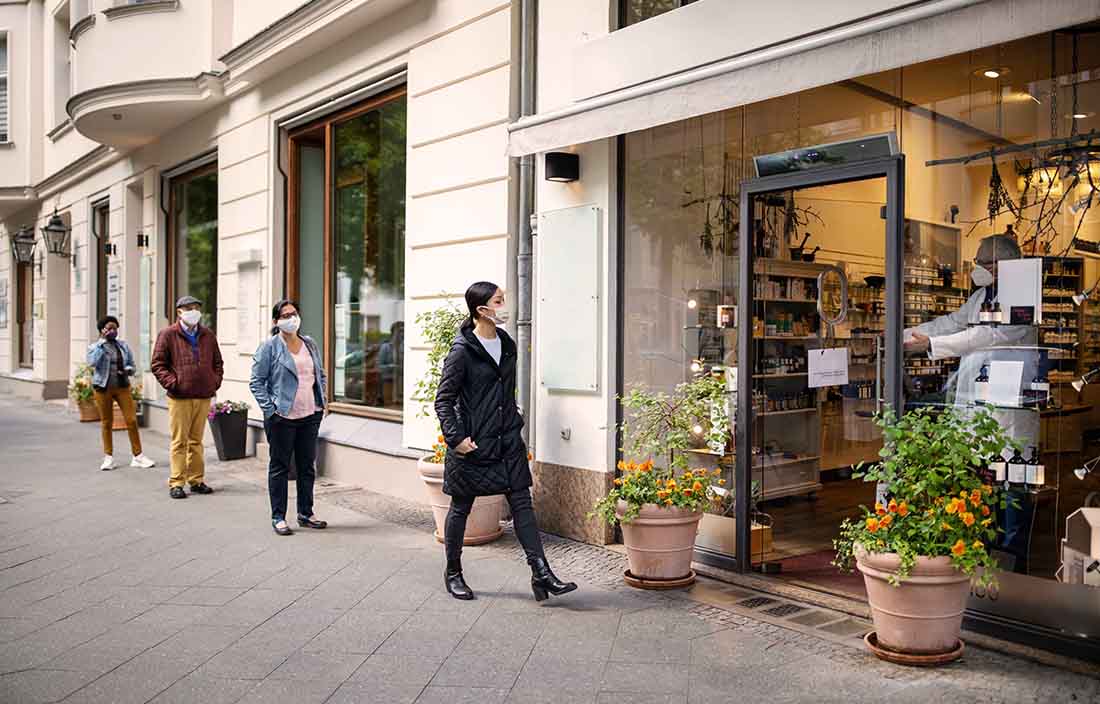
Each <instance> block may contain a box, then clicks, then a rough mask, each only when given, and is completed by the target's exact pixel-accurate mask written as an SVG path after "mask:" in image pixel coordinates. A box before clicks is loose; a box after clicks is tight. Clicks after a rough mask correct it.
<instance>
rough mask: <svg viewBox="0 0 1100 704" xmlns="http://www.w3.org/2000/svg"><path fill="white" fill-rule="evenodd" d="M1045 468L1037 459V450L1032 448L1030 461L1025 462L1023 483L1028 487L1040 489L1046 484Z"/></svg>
mask: <svg viewBox="0 0 1100 704" xmlns="http://www.w3.org/2000/svg"><path fill="white" fill-rule="evenodd" d="M1046 480H1047V477H1046V467H1045V466H1044V465H1043V463H1042V460H1040V459H1039V448H1038V447H1035V446H1032V448H1031V459H1029V460H1028V461H1027V472H1026V477H1025V481H1026V482H1027V485H1028V486H1029V487H1040V486H1042V485H1044V484H1046Z"/></svg>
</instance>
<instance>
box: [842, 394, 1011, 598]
mask: <svg viewBox="0 0 1100 704" xmlns="http://www.w3.org/2000/svg"><path fill="white" fill-rule="evenodd" d="M875 422H876V424H877V425H878V426H879V428H881V429H882V433H883V449H882V450H881V452H880V453H879V454H880V456H881V457H882V461H881V462H878V463H876V464H873V465H863V464H861V465H858V466H857V467H855V469H856V470H857V473H856V476H862V478H863V480H864V481H867V482H877V483H881V484H882V485H884V486H885V489H886V495H887V497H888V500H887V503H886V504H885V505H883V504H881V503H876V504H875V505H874V507H872V508H868V507H866V506H863V507H861V509H862V511H863V515H862V516H861V517H859V518H858V519H846V520H845V521H844V522H843V523H842V524H841V527H840V536H839V537H838V538H837V539H836V540H835V541H833V545H834V547H835V548H836V553H837V557H836V560H835V561H834V562H833V564H834V565H836V566H837V567H839V568H841V569H843V570H846V571H850V570H851V569H852V566H853V564H854V562H855V553H856V551H857V546H859V547H860V548H862V549H863V550H866V551H868V552H886V553H896V554H897V555H898V557H899V558H900V561H901V565H900V567H899V569H898V572H897V574H896V575H893V576H891V578H890V581H891V583H893V584H894V585H895V586H896V585H897V584H900V583H901V581H903V580H905V579H906V578H907V577H908V576H909V575H910V574H911V573H912V570H913V566H914V565H915V564H916V561H917V557H941V556H945V557H950V558H951V562H952V564H954V566H955V567H956V568H957V569H958V570H959V571H961V572H963V573H964V574H967V575H970V576H972V577H975V578H976V579H977V580H978V581H979V582H980V583H981V584H985V585H989V584H991V583H993V582H994V581H995V578H994V574H995V571H996V567H997V565H996V561H995V560H994V559H993V556H992V555H991V554H990V552H989V546H990V545H991V544H992V542H993V540H994V539H995V538H996V536H997V531H998V529H997V525H996V515H997V514H996V509H997V508H998V507H1001V508H1003V507H1004V505H1005V499H1004V497H1003V496H1002V493H1001V491H1000V489H999V488H997V487H995V486H993V485H992V484H990V483H988V482H987V481H986V480H985V479H984V478H983V476H982V470H983V468H985V467H986V466H987V465H988V464H989V462H990V460H991V459H992V458H993V457H994V456H996V455H1000V454H1001V452H1002V450H1004V449H1005V448H1006V447H1014V446H1015V444H1016V443H1015V442H1014V441H1013V440H1012V439H1011V438H1009V437H1008V435H1006V433H1005V431H1004V429H1003V428H1002V427H1001V426H1000V424H998V423H997V421H996V420H995V419H994V418H993V416H991V415H990V414H989V412H988V411H985V410H981V411H978V412H977V413H969V412H968V413H965V414H964V413H962V412H960V411H958V410H956V409H954V408H950V407H948V408H935V409H933V408H928V407H925V408H919V409H916V410H913V411H909V412H908V413H906V414H905V415H903V416H901V417H900V418H898V417H897V416H896V415H894V414H893V413H892V412H890V411H886V412H884V413H882V414H880V415H879V416H877V417H876V418H875Z"/></svg>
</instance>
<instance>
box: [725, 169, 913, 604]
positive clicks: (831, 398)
mask: <svg viewBox="0 0 1100 704" xmlns="http://www.w3.org/2000/svg"><path fill="white" fill-rule="evenodd" d="M900 163H901V157H892V158H889V159H880V160H876V161H874V162H868V164H870V165H871V167H870V168H867V167H866V166H865V167H862V168H861V167H860V166H859V165H848V166H837V167H824V168H821V169H820V170H817V171H811V172H807V173H794V174H784V175H780V176H771V177H766V178H760V179H755V180H753V181H749V182H746V183H745V184H743V186H742V206H741V212H742V213H743V216H742V219H741V243H742V248H741V252H742V256H741V261H742V267H741V277H740V278H741V282H742V285H741V295H740V300H742V301H743V302H744V305H743V306H742V310H743V313H742V325H741V328H740V340H739V343H740V344H739V363H738V375H739V377H740V378H741V379H742V383H741V384H740V385H739V387H738V413H737V422H736V425H735V431H736V438H737V452H736V456H737V481H736V484H737V504H738V512H737V515H738V516H749V517H750V520H749V521H738V540H739V546H738V548H739V549H738V555H749V556H750V559H749V560H739V567H740V568H741V569H742V570H748V569H750V566H751V567H752V568H753V569H759V570H763V571H766V572H769V573H772V574H775V575H777V576H779V577H781V578H783V579H788V580H792V581H796V582H799V583H801V584H803V585H804V586H811V587H814V588H819V589H822V590H825V591H830V592H837V593H847V594H855V595H862V580H861V579H859V578H858V576H855V577H853V576H852V575H846V574H841V573H839V572H838V571H837V570H836V568H835V567H833V566H832V564H831V563H832V561H833V559H834V552H833V538H834V537H836V534H837V530H838V528H839V526H840V523H841V521H842V520H843V519H844V518H846V517H849V516H855V515H857V514H858V512H859V506H860V505H861V504H863V505H871V504H873V503H874V501H875V486H874V485H873V484H867V483H865V482H863V481H862V480H860V479H857V478H855V477H854V476H853V469H852V467H853V465H858V464H860V463H863V462H874V461H876V460H877V459H878V457H879V451H880V450H881V449H882V438H881V434H880V433H879V431H878V429H877V427H876V426H875V423H874V416H875V413H876V412H877V411H879V410H881V409H882V408H883V407H884V406H885V405H887V404H891V402H892V401H893V399H894V396H895V395H896V394H897V392H898V388H899V387H898V384H897V383H896V379H897V378H898V373H899V369H900V345H899V344H898V343H897V341H896V340H895V338H897V340H900V333H901V327H900V315H897V314H895V315H891V314H890V311H891V306H893V310H895V311H900V306H899V304H900V300H901V298H900V265H899V264H898V263H897V261H896V260H897V256H898V254H899V252H900V248H901V232H900V222H901V218H900V212H901V207H902V204H901V188H900V186H901V170H900V167H899V164H900ZM890 354H894V355H896V357H895V359H894V360H893V362H891V360H890V357H889V355H890ZM742 497H743V498H742ZM742 524H743V525H744V527H742Z"/></svg>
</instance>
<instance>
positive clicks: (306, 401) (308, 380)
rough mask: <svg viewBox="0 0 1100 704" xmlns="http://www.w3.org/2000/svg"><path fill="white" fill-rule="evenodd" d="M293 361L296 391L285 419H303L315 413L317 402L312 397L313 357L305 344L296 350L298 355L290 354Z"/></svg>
mask: <svg viewBox="0 0 1100 704" xmlns="http://www.w3.org/2000/svg"><path fill="white" fill-rule="evenodd" d="M290 356H291V358H293V359H294V366H295V367H297V368H298V391H297V392H296V393H295V394H294V403H292V404H291V405H290V412H289V413H287V414H286V417H287V418H289V419H291V420H293V419H295V418H305V417H306V416H311V415H313V414H314V413H316V412H317V402H316V400H315V399H314V397H313V357H312V356H310V354H309V349H307V348H306V345H305V343H304V342H303V343H302V346H301V347H300V348H299V349H298V354H294V353H293V352H291V353H290Z"/></svg>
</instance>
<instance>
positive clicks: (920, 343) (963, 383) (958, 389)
mask: <svg viewBox="0 0 1100 704" xmlns="http://www.w3.org/2000/svg"><path fill="white" fill-rule="evenodd" d="M1020 257H1021V254H1020V247H1019V246H1018V245H1017V244H1016V241H1015V240H1014V239H1012V238H1011V237H1008V236H1005V235H991V236H989V237H986V238H985V239H983V240H982V241H981V243H980V244H979V245H978V252H977V254H976V255H975V256H974V264H975V266H974V271H973V272H972V273H971V278H972V279H973V281H974V285H975V286H977V287H978V289H977V290H976V291H975V292H974V293H973V294H971V296H970V298H969V299H967V301H966V303H964V304H963V306H962V308H960V309H959V310H957V311H955V312H954V313H948V314H947V315H941V316H940V317H938V318H936V319H935V320H931V321H929V322H927V323H924V324H922V325H918V326H916V327H913V328H906V329H905V336H904V338H903V339H904V341H905V351H906V352H927V353H928V356H929V358H931V359H934V360H938V359H951V358H953V357H958V358H959V371H958V372H956V373H955V376H954V377H953V378H952V379H949V380H948V381H947V385H946V388H945V389H944V391H945V392H946V393H947V399H948V401H950V400H951V398H952V396H954V401H955V403H956V404H958V405H964V406H970V405H971V404H973V402H974V398H975V389H974V381H975V379H977V378H978V375H979V374H980V373H981V368H982V365H983V364H985V363H988V362H990V361H993V360H995V359H996V358H997V357H996V352H993V351H992V350H993V349H994V348H997V347H1017V346H1032V345H1036V344H1038V334H1037V332H1036V328H1035V327H1034V326H1032V325H1003V324H1002V325H978V324H977V323H978V322H979V313H980V312H981V307H982V304H983V303H985V302H986V301H988V302H990V303H995V302H997V293H996V288H997V286H996V282H997V262H999V261H1004V260H1006V259H1019V258H1020ZM1006 315H1007V313H1006ZM952 392H953V393H952ZM993 415H994V417H996V418H997V420H998V422H1000V424H1001V425H1002V426H1003V427H1004V428H1005V429H1006V430H1007V431H1008V433H1009V435H1010V436H1012V437H1013V438H1015V439H1017V440H1019V441H1020V442H1021V443H1022V444H1023V445H1024V451H1025V453H1026V452H1027V446H1028V445H1034V444H1035V441H1036V440H1037V439H1038V437H1039V414H1037V413H1034V412H1032V411H1030V410H1023V409H1021V410H998V411H996V412H994V414H993ZM1011 456H1012V452H1011V451H1009V452H1008V453H1007V454H1006V455H1005V457H1006V458H1007V457H1011ZM1025 456H1026V455H1025Z"/></svg>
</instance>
